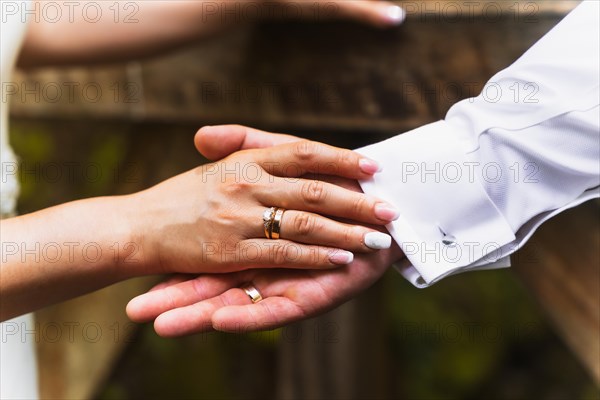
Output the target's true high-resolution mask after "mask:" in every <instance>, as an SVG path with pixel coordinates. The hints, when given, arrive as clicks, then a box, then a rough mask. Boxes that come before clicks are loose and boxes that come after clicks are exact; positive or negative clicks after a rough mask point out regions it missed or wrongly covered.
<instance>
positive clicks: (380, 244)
mask: <svg viewBox="0 0 600 400" xmlns="http://www.w3.org/2000/svg"><path fill="white" fill-rule="evenodd" d="M365 246H367V247H369V248H371V249H373V250H383V249H389V248H390V247H391V246H392V237H391V236H390V235H386V234H385V233H381V232H369V233H367V234H366V235H365Z"/></svg>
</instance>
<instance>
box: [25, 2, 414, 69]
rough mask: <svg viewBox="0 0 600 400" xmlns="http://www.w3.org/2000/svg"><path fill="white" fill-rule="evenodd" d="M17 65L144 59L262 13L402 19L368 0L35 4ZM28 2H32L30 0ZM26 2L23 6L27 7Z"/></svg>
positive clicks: (393, 9)
mask: <svg viewBox="0 0 600 400" xmlns="http://www.w3.org/2000/svg"><path fill="white" fill-rule="evenodd" d="M34 5H35V7H36V8H35V10H36V11H34V12H33V13H29V14H33V15H35V18H30V26H29V28H28V32H27V37H26V39H25V43H24V45H23V49H22V51H21V53H20V57H19V61H18V64H19V66H20V67H22V68H31V67H39V66H46V65H70V64H89V63H108V62H121V61H128V60H132V59H137V58H143V57H149V56H153V55H157V54H160V53H163V52H166V51H172V50H174V49H177V48H179V47H181V46H185V45H189V44H192V43H194V42H197V41H198V40H202V39H205V38H207V37H210V36H211V35H214V34H216V33H219V32H222V31H223V30H225V29H228V28H231V27H238V26H240V25H246V24H249V23H254V22H256V21H260V20H266V19H303V20H311V21H315V20H316V21H326V20H332V19H347V20H354V21H357V22H360V23H364V24H367V25H371V26H374V27H380V28H384V27H391V26H395V25H399V24H400V23H402V21H403V20H404V17H405V12H404V10H403V9H402V8H401V7H399V6H397V5H395V4H394V3H391V2H388V1H370V0H320V1H319V0H255V1H246V0H220V1H200V0H198V1H190V0H188V1H139V2H132V1H128V0H127V1H125V0H124V1H110V2H109V1H101V2H95V1H87V2H86V1H84V2H77V3H76V4H74V3H69V2H65V3H60V2H53V1H37V2H34ZM32 7H33V6H32ZM32 7H28V10H29V9H30V8H31V9H33V8H32Z"/></svg>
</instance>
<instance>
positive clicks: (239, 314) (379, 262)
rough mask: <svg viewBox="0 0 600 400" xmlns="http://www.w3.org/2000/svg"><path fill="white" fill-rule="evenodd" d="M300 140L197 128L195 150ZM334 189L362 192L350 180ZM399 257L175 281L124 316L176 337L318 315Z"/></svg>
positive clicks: (216, 152) (218, 152)
mask: <svg viewBox="0 0 600 400" xmlns="http://www.w3.org/2000/svg"><path fill="white" fill-rule="evenodd" d="M297 140H300V139H298V138H295V137H293V136H288V135H277V134H270V133H266V132H262V131H258V130H255V129H251V128H246V127H243V126H218V127H206V128H203V129H201V130H200V131H199V132H198V134H197V135H196V138H195V143H196V147H197V148H198V149H199V150H200V151H201V152H202V153H203V154H204V155H205V156H207V157H209V158H212V159H215V158H220V157H223V156H225V155H227V154H229V153H231V152H233V151H237V150H239V149H247V148H253V147H269V146H273V145H276V144H278V143H290V142H294V141H297ZM334 183H336V184H338V185H343V186H345V187H346V188H352V189H353V190H355V191H360V187H359V186H358V185H357V184H356V182H353V181H351V180H342V179H339V178H336V179H335V182H334ZM401 257H402V252H401V250H400V249H399V248H398V247H397V246H396V245H394V246H393V247H392V248H391V249H389V250H383V251H380V252H378V253H374V254H369V255H359V256H358V257H357V258H356V259H355V260H354V262H353V263H352V264H350V265H349V266H347V267H346V268H340V269H335V270H326V271H309V270H307V271H299V270H270V271H266V270H252V271H243V272H239V273H232V274H224V275H200V276H197V277H189V276H176V277H173V278H171V279H170V280H168V281H166V282H164V283H162V284H160V285H158V286H157V287H155V288H153V289H152V290H151V291H150V292H148V293H146V294H143V295H141V296H138V297H136V298H135V299H133V300H132V301H131V302H130V303H129V304H128V306H127V314H128V315H129V317H130V318H131V319H132V320H134V321H137V322H145V321H150V320H153V319H155V322H154V327H155V330H156V332H157V333H158V334H159V335H161V336H165V337H175V336H181V335H187V334H191V333H196V332H203V331H210V330H221V331H228V332H240V331H254V330H263V329H270V328H275V327H279V326H283V325H286V324H289V323H291V322H294V321H298V320H301V319H305V318H309V317H313V316H316V315H318V314H320V313H323V312H325V311H328V310H330V309H332V308H334V307H336V306H338V305H340V304H341V303H343V302H345V301H347V300H349V299H350V298H352V297H354V296H355V295H356V294H358V293H359V292H361V291H362V290H364V289H366V288H367V287H369V286H371V285H372V284H373V283H374V282H375V281H377V280H378V279H379V278H380V277H381V275H382V274H383V273H384V272H385V270H386V269H387V267H388V266H389V265H390V264H392V263H393V262H394V261H397V260H398V259H400V258H401ZM246 282H252V285H254V286H255V287H256V288H257V289H258V290H259V291H260V292H261V294H262V296H263V298H264V300H263V301H261V302H258V303H256V304H252V303H251V301H250V299H249V297H248V295H247V294H246V293H245V292H244V291H243V290H241V289H239V287H240V286H241V285H243V284H244V283H246Z"/></svg>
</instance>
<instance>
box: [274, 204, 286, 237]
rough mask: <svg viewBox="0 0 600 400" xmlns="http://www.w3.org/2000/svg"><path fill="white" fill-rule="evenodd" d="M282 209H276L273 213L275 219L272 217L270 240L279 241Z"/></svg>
mask: <svg viewBox="0 0 600 400" xmlns="http://www.w3.org/2000/svg"><path fill="white" fill-rule="evenodd" d="M284 212H285V210H284V209H283V208H278V209H277V211H275V217H273V223H272V224H271V239H279V236H280V232H281V218H283V213H284Z"/></svg>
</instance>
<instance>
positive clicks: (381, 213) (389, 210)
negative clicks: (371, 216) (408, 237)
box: [375, 203, 400, 221]
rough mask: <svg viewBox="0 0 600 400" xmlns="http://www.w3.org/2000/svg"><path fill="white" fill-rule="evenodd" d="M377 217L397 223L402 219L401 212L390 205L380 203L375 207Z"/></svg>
mask: <svg viewBox="0 0 600 400" xmlns="http://www.w3.org/2000/svg"><path fill="white" fill-rule="evenodd" d="M375 216H376V217H377V218H379V219H382V220H384V221H395V220H397V219H398V217H400V211H398V210H397V209H396V208H394V207H392V206H390V205H389V204H385V203H380V204H377V205H376V206H375Z"/></svg>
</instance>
